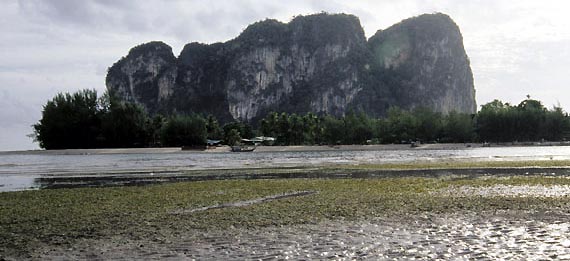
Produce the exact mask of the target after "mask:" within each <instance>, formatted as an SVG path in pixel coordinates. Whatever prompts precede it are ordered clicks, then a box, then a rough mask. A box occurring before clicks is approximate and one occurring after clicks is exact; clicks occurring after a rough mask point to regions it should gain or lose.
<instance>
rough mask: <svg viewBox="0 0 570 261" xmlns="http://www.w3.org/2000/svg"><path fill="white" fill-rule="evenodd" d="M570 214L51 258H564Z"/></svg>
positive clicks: (123, 245)
mask: <svg viewBox="0 0 570 261" xmlns="http://www.w3.org/2000/svg"><path fill="white" fill-rule="evenodd" d="M568 218H569V216H568V214H567V213H520V212H519V213H515V212H500V211H499V212H494V213H459V214H449V215H443V214H441V215H437V214H426V215H423V216H403V217H392V218H384V219H375V220H370V221H326V222H321V223H318V224H307V225H292V226H280V227H264V228H257V229H250V230H246V229H229V230H225V231H203V230H195V231H192V232H191V233H177V234H176V233H175V234H170V235H157V236H156V237H155V238H145V239H137V240H133V239H129V238H124V237H113V238H109V239H104V240H83V241H80V242H79V243H78V244H76V245H75V246H73V247H72V248H71V249H68V250H61V249H54V250H53V251H52V250H51V249H41V250H39V251H38V254H39V255H40V256H41V258H46V259H103V260H109V259H137V260H138V259H161V260H179V259H198V260H204V259H208V260H243V259H256V260H274V259H294V260H295V259H341V260H342V259H345V260H352V259H371V260H394V259H420V260H434V259H444V260H472V259H483V260H497V259H502V260H513V259H517V260H552V259H559V260H567V259H570V231H569V227H570V222H569V221H568V220H569V219H568Z"/></svg>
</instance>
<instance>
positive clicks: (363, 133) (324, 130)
mask: <svg viewBox="0 0 570 261" xmlns="http://www.w3.org/2000/svg"><path fill="white" fill-rule="evenodd" d="M42 116H43V117H42V119H41V120H40V121H39V122H38V123H37V124H35V125H34V126H33V128H34V134H35V137H36V139H37V141H38V142H39V144H40V147H42V148H45V149H72V148H103V147H105V148H118V147H151V146H195V145H205V144H206V140H207V139H213V140H223V141H224V142H225V144H229V145H234V144H237V143H239V142H241V139H242V138H253V137H255V136H268V137H274V138H276V139H277V140H276V142H275V143H274V144H276V145H314V144H331V145H334V144H371V143H375V144H378V143H409V142H412V141H421V142H476V141H480V142H514V141H539V140H548V141H560V140H565V139H566V138H568V137H569V135H570V117H569V116H568V114H567V113H566V112H564V111H563V110H562V108H560V107H554V108H553V109H551V110H549V109H546V108H545V107H544V106H543V105H542V103H541V102H540V101H537V100H532V99H530V97H529V98H528V99H526V100H524V101H522V102H521V103H520V104H519V105H517V106H512V105H510V104H508V103H503V102H501V101H499V100H495V101H493V102H490V103H488V104H485V105H483V106H482V108H481V111H480V112H479V113H478V114H476V115H469V114H462V113H456V112H451V113H448V114H441V113H438V112H433V111H431V110H429V109H425V108H417V109H414V110H412V111H405V110H401V109H398V108H390V109H389V110H388V113H387V115H386V117H384V118H380V119H378V118H372V117H369V116H368V115H366V114H365V113H356V112H349V113H348V114H347V115H345V116H344V117H340V118H337V117H333V116H330V115H324V116H317V115H315V114H313V113H307V114H305V115H299V114H295V113H292V114H289V113H285V112H283V113H276V112H272V113H269V114H267V116H266V117H265V118H263V119H261V120H260V121H259V122H258V130H257V131H256V130H254V129H253V127H252V125H249V124H247V123H243V122H230V123H227V124H225V125H223V127H221V126H220V124H219V122H218V120H217V119H216V118H215V117H214V116H212V115H208V116H207V117H203V116H202V115H199V114H191V115H172V116H170V117H164V116H161V115H156V116H154V118H150V117H149V115H148V114H147V113H146V112H145V110H144V109H143V108H142V107H141V106H139V105H135V104H129V103H123V102H120V101H118V100H117V99H115V98H113V97H112V96H111V95H108V94H105V95H103V96H102V97H97V92H96V91H94V90H82V91H79V92H76V93H73V94H69V93H66V94H58V95H56V96H55V97H54V98H53V99H52V100H50V101H48V102H47V104H46V105H45V106H44V110H43V113H42Z"/></svg>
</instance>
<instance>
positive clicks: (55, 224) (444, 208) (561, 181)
mask: <svg viewBox="0 0 570 261" xmlns="http://www.w3.org/2000/svg"><path fill="white" fill-rule="evenodd" d="M363 168H364V167H363ZM367 168H368V167H367ZM497 184H504V185H543V186H549V185H554V184H556V185H570V179H569V178H567V177H542V176H532V177H518V176H515V177H509V178H504V177H502V178H493V177H484V178H483V177H482V178H461V177H447V178H423V177H394V178H378V179H274V180H221V181H200V182H182V183H173V184H162V185H152V186H141V187H110V188H76V189H56V190H38V191H22V192H6V193H0V257H2V256H5V257H34V256H33V250H34V249H36V248H37V247H44V248H45V247H54V248H63V247H66V246H69V245H72V244H73V243H74V242H75V241H76V240H78V239H86V238H87V239H89V238H94V239H99V238H107V237H110V236H117V235H118V236H122V237H124V238H130V239H137V238H153V239H156V240H160V239H161V238H167V237H168V235H174V234H177V233H194V232H195V231H201V230H206V229H207V230H210V229H228V228H244V229H247V228H255V227H264V226H279V225H291V224H303V223H315V222H319V221H323V220H339V219H342V220H357V219H367V218H382V217H387V216H399V215H417V214H421V213H426V212H429V213H455V212H460V211H472V212H475V213H478V212H481V211H496V210H513V211H547V210H554V209H556V210H563V211H567V210H570V198H569V197H556V198H543V197H502V196H501V197H496V196H494V197H480V196H478V197H475V196H473V197H453V196H445V195H438V194H437V193H431V192H435V191H439V190H441V189H445V188H448V187H450V186H463V185H468V186H492V185H497ZM293 191H317V192H318V193H317V194H312V195H308V196H303V197H291V198H284V199H279V200H275V201H271V202H264V203H261V204H254V205H250V206H246V207H230V208H219V209H211V210H207V211H201V212H195V213H191V214H173V212H175V211H177V210H184V209H193V208H199V207H204V206H211V205H216V204H222V203H229V202H236V201H240V200H250V199H255V198H260V197H265V196H269V195H275V194H281V193H288V192H293ZM30 255H32V256H30Z"/></svg>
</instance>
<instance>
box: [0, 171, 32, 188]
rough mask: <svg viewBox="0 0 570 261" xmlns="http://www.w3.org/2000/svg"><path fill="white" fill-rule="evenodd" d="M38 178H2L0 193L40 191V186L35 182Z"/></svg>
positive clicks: (13, 176) (0, 180)
mask: <svg viewBox="0 0 570 261" xmlns="http://www.w3.org/2000/svg"><path fill="white" fill-rule="evenodd" d="M36 178H38V177H37V176H15V175H6V176H0V183H1V185H0V192H8V191H20V190H31V189H39V187H40V186H39V184H37V183H36V182H35V181H36Z"/></svg>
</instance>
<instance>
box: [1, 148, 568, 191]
mask: <svg viewBox="0 0 570 261" xmlns="http://www.w3.org/2000/svg"><path fill="white" fill-rule="evenodd" d="M551 159H552V160H562V159H570V146H548V147H491V148H465V149H453V150H449V149H436V150H431V149H403V150H376V151H370V150H329V151H304V152H257V151H256V152H252V153H204V152H182V151H181V152H176V153H144V154H142V153H141V154H133V153H125V154H86V155H54V154H49V153H46V154H41V153H40V154H17V153H10V154H0V191H14V190H24V189H34V188H37V187H38V185H37V184H34V182H33V181H34V180H36V179H38V178H45V177H73V176H80V177H83V176H102V175H128V174H149V175H153V174H155V173H156V174H160V173H181V172H183V171H186V170H200V169H235V168H263V167H300V166H315V165H317V166H318V165H324V164H382V163H405V162H415V161H444V160H458V161H464V160H497V161H510V160H515V161H520V160H523V161H524V160H551Z"/></svg>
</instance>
